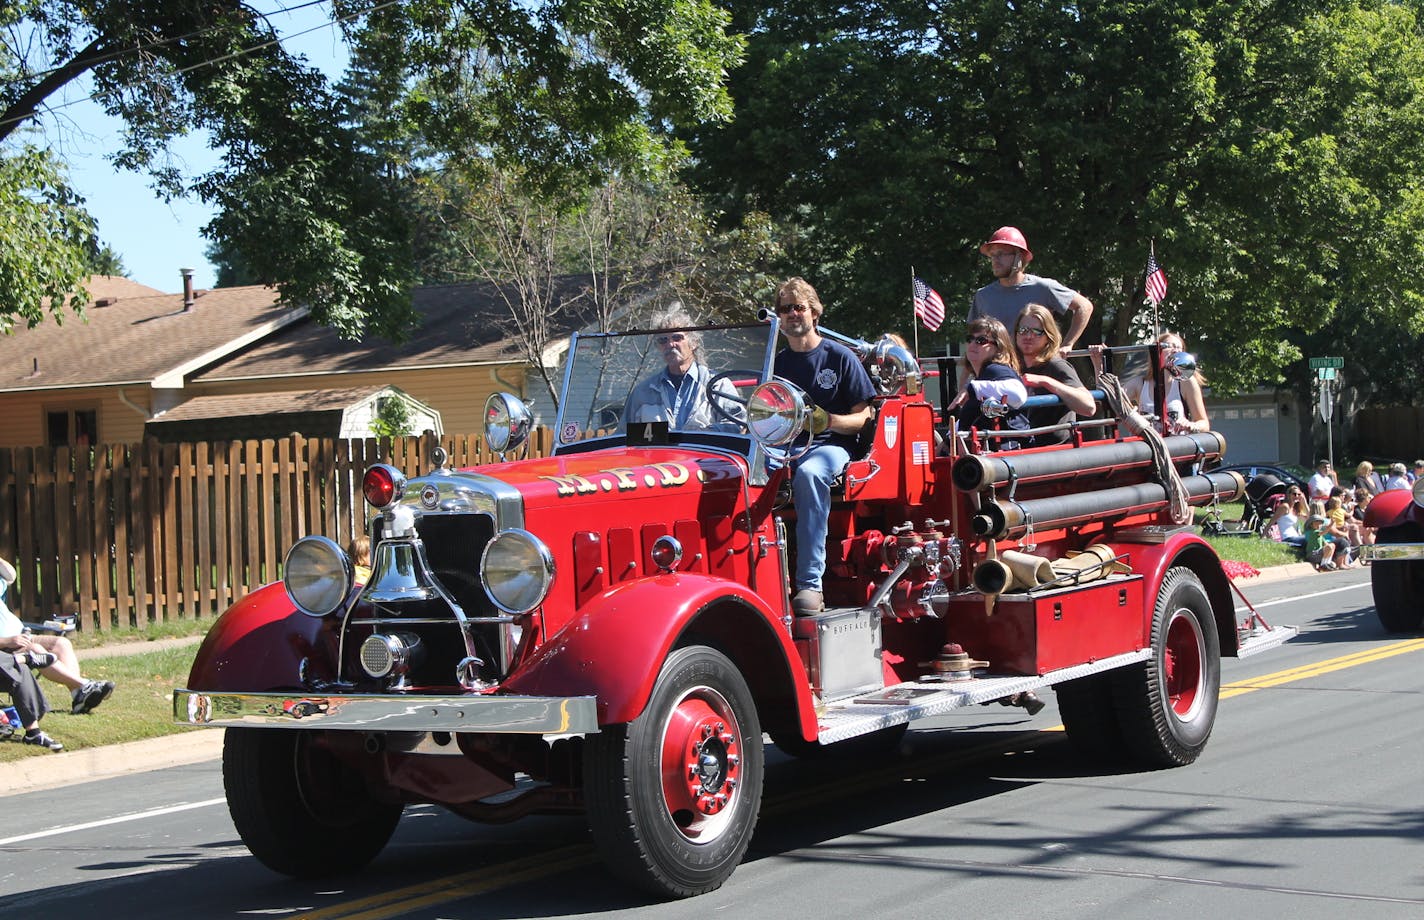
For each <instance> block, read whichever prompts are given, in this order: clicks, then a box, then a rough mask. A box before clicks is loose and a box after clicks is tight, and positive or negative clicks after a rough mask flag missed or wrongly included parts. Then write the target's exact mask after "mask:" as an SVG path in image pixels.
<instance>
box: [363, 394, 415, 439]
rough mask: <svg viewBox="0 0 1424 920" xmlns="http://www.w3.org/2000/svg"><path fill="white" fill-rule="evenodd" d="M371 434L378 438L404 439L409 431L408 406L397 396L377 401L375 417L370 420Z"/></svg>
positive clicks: (409, 433)
mask: <svg viewBox="0 0 1424 920" xmlns="http://www.w3.org/2000/svg"><path fill="white" fill-rule="evenodd" d="M371 433H372V434H374V435H375V436H376V437H378V438H404V437H409V436H410V435H411V434H413V433H414V432H412V431H411V421H410V406H409V405H407V404H406V401H405V400H404V399H402V398H401V397H399V396H387V397H385V398H383V399H381V400H379V405H378V406H377V407H376V417H375V418H374V419H372V420H371Z"/></svg>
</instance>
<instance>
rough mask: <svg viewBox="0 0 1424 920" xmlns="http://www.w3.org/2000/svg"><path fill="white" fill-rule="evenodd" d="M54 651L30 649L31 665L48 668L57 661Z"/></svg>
mask: <svg viewBox="0 0 1424 920" xmlns="http://www.w3.org/2000/svg"><path fill="white" fill-rule="evenodd" d="M55 660H56V659H55V655H54V652H40V651H34V650H31V651H30V667H32V668H47V667H49V666H50V665H52V664H54V662H55Z"/></svg>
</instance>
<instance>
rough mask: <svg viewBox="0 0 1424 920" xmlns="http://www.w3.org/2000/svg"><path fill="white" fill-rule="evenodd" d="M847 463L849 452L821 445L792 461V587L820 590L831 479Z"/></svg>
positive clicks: (823, 566) (831, 445)
mask: <svg viewBox="0 0 1424 920" xmlns="http://www.w3.org/2000/svg"><path fill="white" fill-rule="evenodd" d="M849 462H850V452H849V451H847V450H846V449H845V448H844V447H840V446H838V445H835V444H822V445H821V446H819V447H814V448H812V449H811V451H810V452H809V453H807V454H806V456H804V457H802V458H801V459H800V460H797V461H796V467H795V469H794V470H793V471H792V474H791V496H792V498H793V500H794V501H795V502H796V590H798V591H802V590H811V591H819V590H821V576H822V575H823V574H825V571H826V531H827V529H828V527H829V525H830V517H831V480H833V479H835V478H836V477H837V476H839V475H840V473H841V470H843V469H845V466H846V464H847V463H849Z"/></svg>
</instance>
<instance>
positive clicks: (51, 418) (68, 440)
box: [45, 409, 99, 447]
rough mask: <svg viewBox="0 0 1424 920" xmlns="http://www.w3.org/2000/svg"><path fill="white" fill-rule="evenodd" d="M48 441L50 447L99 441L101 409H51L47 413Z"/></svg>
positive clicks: (90, 443) (85, 444)
mask: <svg viewBox="0 0 1424 920" xmlns="http://www.w3.org/2000/svg"><path fill="white" fill-rule="evenodd" d="M45 432H46V443H47V444H48V445H49V446H50V447H66V446H68V447H75V446H78V445H81V444H82V445H84V446H85V447H89V446H92V445H94V444H97V443H98V441H99V410H97V409H51V410H49V411H48V412H46V413H45Z"/></svg>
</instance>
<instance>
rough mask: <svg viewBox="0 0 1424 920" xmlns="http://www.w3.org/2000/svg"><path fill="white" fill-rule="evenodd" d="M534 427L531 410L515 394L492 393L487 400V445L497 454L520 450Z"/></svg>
mask: <svg viewBox="0 0 1424 920" xmlns="http://www.w3.org/2000/svg"><path fill="white" fill-rule="evenodd" d="M532 426H533V417H532V416H531V415H530V414H529V408H528V407H527V406H525V405H524V403H523V401H521V400H520V398H519V397H518V396H515V395H514V394H513V393H491V394H490V397H489V399H486V400H485V443H486V444H488V445H489V449H490V450H492V451H494V452H495V453H497V454H504V453H508V452H509V451H512V450H518V449H519V448H520V446H521V445H522V444H523V443H524V441H525V439H526V438H528V437H529V429H530V428H531V427H532Z"/></svg>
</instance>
